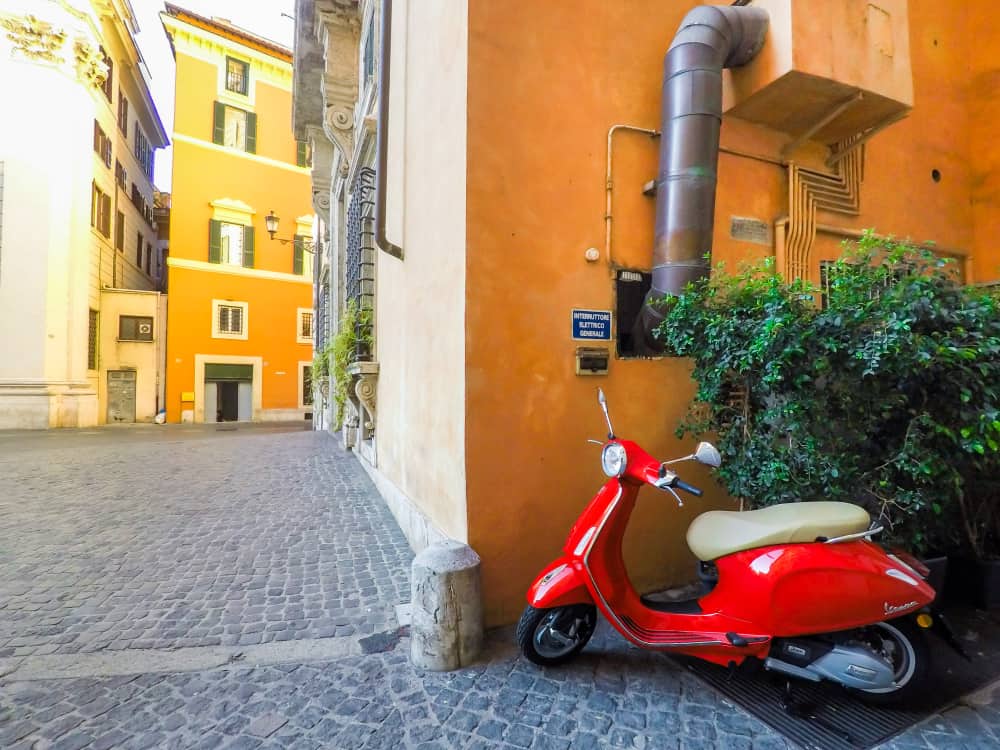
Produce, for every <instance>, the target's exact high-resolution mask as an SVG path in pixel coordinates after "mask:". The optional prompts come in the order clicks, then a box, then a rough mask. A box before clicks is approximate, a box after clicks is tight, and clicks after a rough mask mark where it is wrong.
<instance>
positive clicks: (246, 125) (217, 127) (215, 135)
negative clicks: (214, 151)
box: [212, 102, 257, 154]
mask: <svg viewBox="0 0 1000 750" xmlns="http://www.w3.org/2000/svg"><path fill="white" fill-rule="evenodd" d="M212 142H213V143H217V144H218V145H220V146H226V147H228V148H235V149H238V150H240V151H246V152H248V153H251V154H255V153H257V115H255V114H254V113H253V112H247V111H246V110H245V109H238V108H237V107H230V106H228V105H226V104H223V103H222V102H216V103H215V120H214V127H213V129H212Z"/></svg>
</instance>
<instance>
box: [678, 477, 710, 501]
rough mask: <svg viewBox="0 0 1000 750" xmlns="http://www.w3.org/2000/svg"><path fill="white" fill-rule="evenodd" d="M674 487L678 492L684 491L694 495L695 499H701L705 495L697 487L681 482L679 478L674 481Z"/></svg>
mask: <svg viewBox="0 0 1000 750" xmlns="http://www.w3.org/2000/svg"><path fill="white" fill-rule="evenodd" d="M674 487H676V488H677V489H679V490H684V491H685V492H688V493H690V494H692V495H694V496H695V497H701V496H702V495H703V494H705V493H704V492H702V491H701V490H699V489H698V488H697V487H695V486H693V485H690V484H688V483H687V482H684V481H681V479H680V477H678V478H677V479H675V480H674Z"/></svg>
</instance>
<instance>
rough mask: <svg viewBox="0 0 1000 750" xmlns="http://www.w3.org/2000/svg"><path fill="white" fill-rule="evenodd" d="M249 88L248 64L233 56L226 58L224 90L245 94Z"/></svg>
mask: <svg viewBox="0 0 1000 750" xmlns="http://www.w3.org/2000/svg"><path fill="white" fill-rule="evenodd" d="M249 90H250V64H249V63H245V62H243V61H242V60H237V59H236V58H233V57H227V58H226V91H232V92H233V93H236V94H243V96H246V95H247V92H248V91H249Z"/></svg>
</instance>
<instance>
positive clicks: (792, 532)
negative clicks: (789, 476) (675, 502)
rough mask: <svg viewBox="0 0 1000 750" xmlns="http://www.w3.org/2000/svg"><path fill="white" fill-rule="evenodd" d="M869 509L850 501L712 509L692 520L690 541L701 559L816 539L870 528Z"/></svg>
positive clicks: (855, 532)
mask: <svg viewBox="0 0 1000 750" xmlns="http://www.w3.org/2000/svg"><path fill="white" fill-rule="evenodd" d="M869 522H870V519H869V517H868V511H866V510H865V509H864V508H859V507H858V506H857V505H851V504H850V503H835V502H829V501H822V502H809V503H785V504H783V505H772V506H770V507H769V508H761V509H760V510H747V511H742V512H739V511H729V510H710V511H708V512H707V513H702V514H701V515H700V516H698V517H697V518H696V519H694V521H693V522H692V523H691V526H690V527H689V528H688V532H687V543H688V547H690V548H691V551H692V552H693V553H694V554H695V555H696V556H697V557H698V559H699V560H706V561H708V560H715V559H716V558H719V557H723V556H725V555H731V554H732V553H733V552H740V551H742V550H746V549H753V548H755V547H766V546H767V545H770V544H788V543H791V542H814V541H816V539H817V538H818V537H826V538H827V539H832V538H834V537H837V536H845V535H847V534H857V533H859V532H862V531H865V530H867V529H868V524H869Z"/></svg>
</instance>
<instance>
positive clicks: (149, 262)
mask: <svg viewBox="0 0 1000 750" xmlns="http://www.w3.org/2000/svg"><path fill="white" fill-rule="evenodd" d="M152 272H153V246H152V245H150V244H149V243H148V242H147V243H146V273H147V274H151V273H152Z"/></svg>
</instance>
